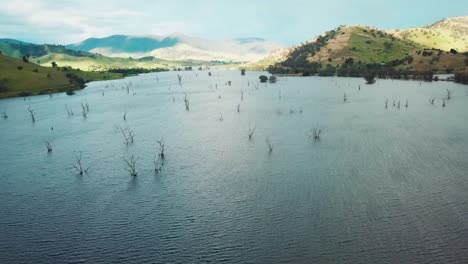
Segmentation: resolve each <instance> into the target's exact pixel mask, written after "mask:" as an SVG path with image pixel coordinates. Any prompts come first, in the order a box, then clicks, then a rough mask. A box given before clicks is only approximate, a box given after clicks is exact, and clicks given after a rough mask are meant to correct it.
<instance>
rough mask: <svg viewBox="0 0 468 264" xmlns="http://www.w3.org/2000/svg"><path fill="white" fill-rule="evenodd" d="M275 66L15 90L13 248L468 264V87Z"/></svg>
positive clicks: (9, 175) (0, 123)
mask: <svg viewBox="0 0 468 264" xmlns="http://www.w3.org/2000/svg"><path fill="white" fill-rule="evenodd" d="M177 74H180V75H182V87H180V86H179V85H178V81H177ZM260 74H262V73H260V72H247V74H246V76H241V75H240V73H239V72H238V71H214V72H213V76H211V77H209V76H208V74H207V72H206V71H193V72H178V73H177V72H165V73H152V74H145V75H141V76H136V77H131V78H126V79H124V80H114V81H107V82H94V83H90V84H89V85H88V88H86V89H84V90H82V91H79V92H77V94H76V95H74V96H67V95H64V94H60V95H54V96H53V97H52V98H49V96H47V95H46V96H35V97H30V98H28V99H26V100H25V99H23V98H15V99H7V100H0V110H1V111H3V110H6V111H7V114H8V115H9V118H8V119H7V120H3V119H2V120H0V131H1V133H0V146H1V151H0V168H1V169H0V176H1V177H0V263H221V262H223V263H468V86H462V85H457V84H454V83H448V82H433V83H420V82H416V81H392V80H378V81H377V83H376V84H374V85H365V84H364V81H363V79H361V78H330V77H328V78H327V77H304V78H302V77H297V78H293V77H283V78H279V80H278V82H277V83H276V84H267V85H265V84H260V85H258V83H257V80H258V76H259V75H260ZM228 80H231V81H232V85H231V86H227V85H226V82H227V81H228ZM249 83H250V85H249ZM216 84H217V88H216ZM256 85H258V89H256V87H255V86H256ZM126 86H129V87H130V88H129V94H127V91H126V89H125V88H123V87H126ZM359 86H360V87H361V89H360V90H359V89H358V87H359ZM446 88H448V89H453V90H454V94H453V98H452V99H451V100H450V101H447V105H446V107H445V108H444V107H442V105H441V104H442V98H443V97H444V96H445V94H446ZM103 91H104V95H103V94H102V93H103ZM242 91H243V94H244V95H243V101H242V100H241V92H242ZM184 93H186V94H187V97H188V99H189V102H190V111H186V110H185V106H184ZM344 93H346V95H347V102H346V103H344V102H343V97H344ZM172 97H174V100H175V102H173V98H172ZM431 97H434V98H436V100H435V103H434V105H431V104H430V103H429V99H430V98H431ZM385 98H388V100H389V103H388V109H386V108H385V107H384V105H385ZM394 100H395V103H396V104H397V103H398V101H400V102H401V105H400V106H401V107H400V109H398V108H397V107H396V106H395V107H394V106H393V101H394ZM406 100H408V104H409V105H408V108H406V107H405V103H406ZM80 103H88V104H89V108H90V109H89V113H88V114H87V118H83V117H82V115H81V106H80ZM237 104H240V112H237V109H236V105H237ZM28 105H30V106H31V108H32V109H34V111H35V112H36V116H37V121H36V122H35V123H32V122H31V120H30V116H29V113H28V111H27V108H28ZM65 105H68V107H69V108H70V109H72V111H73V112H74V116H72V117H70V118H68V117H67V112H66V110H65ZM125 111H126V112H128V114H127V121H124V120H123V113H124V112H125ZM221 116H222V119H223V120H222V121H220V119H221V118H220V117H221ZM118 126H121V127H127V126H128V127H130V128H131V129H133V130H134V132H135V140H134V143H133V144H130V145H128V146H127V145H125V144H124V139H123V136H122V134H121V133H120V132H119V131H118V129H117V127H118ZM52 127H53V130H52V129H51V128H52ZM249 127H250V128H251V129H253V127H255V133H254V135H253V138H252V140H249V139H248V133H249ZM314 127H318V128H320V129H321V131H322V133H321V137H320V140H319V141H315V140H314V139H313V137H311V130H312V129H313V128H314ZM267 137H269V139H270V141H271V143H272V144H273V151H272V152H271V153H269V151H268V147H267V144H266V138H267ZM161 138H163V139H164V142H165V161H164V166H163V167H162V170H161V172H160V173H158V174H155V172H154V163H153V161H154V160H155V157H156V156H157V154H156V153H157V151H158V145H157V143H156V140H159V139H161ZM45 140H47V141H50V143H51V144H52V146H53V151H52V152H51V153H50V154H48V153H47V149H46V147H45V145H44V141H45ZM80 152H81V153H82V162H83V165H84V166H85V167H88V166H89V171H88V174H85V175H83V176H79V175H77V172H76V171H75V170H74V169H73V163H74V161H75V155H79V153H80ZM131 155H134V156H135V157H136V158H137V171H138V176H137V177H135V178H132V177H131V176H130V174H129V173H128V172H127V171H126V170H125V164H124V160H123V159H124V158H129V157H130V156H131Z"/></svg>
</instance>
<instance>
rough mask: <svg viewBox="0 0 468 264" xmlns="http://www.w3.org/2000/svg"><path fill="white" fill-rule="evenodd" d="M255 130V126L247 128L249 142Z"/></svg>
mask: <svg viewBox="0 0 468 264" xmlns="http://www.w3.org/2000/svg"><path fill="white" fill-rule="evenodd" d="M255 128H256V126H254V127H253V128H250V127H249V140H252V139H253V135H254V133H255Z"/></svg>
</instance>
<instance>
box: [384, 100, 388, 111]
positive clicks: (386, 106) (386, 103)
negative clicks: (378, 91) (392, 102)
mask: <svg viewBox="0 0 468 264" xmlns="http://www.w3.org/2000/svg"><path fill="white" fill-rule="evenodd" d="M387 108H388V99H387V98H385V109H387Z"/></svg>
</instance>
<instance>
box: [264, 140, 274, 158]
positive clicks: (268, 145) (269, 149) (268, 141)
mask: <svg viewBox="0 0 468 264" xmlns="http://www.w3.org/2000/svg"><path fill="white" fill-rule="evenodd" d="M265 142H266V144H267V147H268V153H270V154H271V152H273V143H271V140H270V137H266V139H265Z"/></svg>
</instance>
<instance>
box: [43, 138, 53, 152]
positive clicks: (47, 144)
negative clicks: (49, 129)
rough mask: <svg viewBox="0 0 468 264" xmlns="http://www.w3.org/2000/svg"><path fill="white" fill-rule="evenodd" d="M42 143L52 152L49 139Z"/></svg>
mask: <svg viewBox="0 0 468 264" xmlns="http://www.w3.org/2000/svg"><path fill="white" fill-rule="evenodd" d="M44 144H45V145H46V147H47V152H52V145H51V144H50V142H49V141H44Z"/></svg>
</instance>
